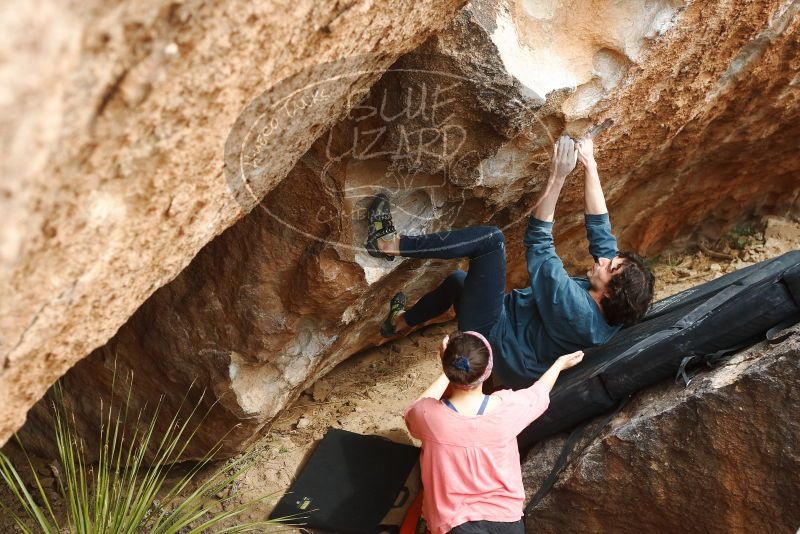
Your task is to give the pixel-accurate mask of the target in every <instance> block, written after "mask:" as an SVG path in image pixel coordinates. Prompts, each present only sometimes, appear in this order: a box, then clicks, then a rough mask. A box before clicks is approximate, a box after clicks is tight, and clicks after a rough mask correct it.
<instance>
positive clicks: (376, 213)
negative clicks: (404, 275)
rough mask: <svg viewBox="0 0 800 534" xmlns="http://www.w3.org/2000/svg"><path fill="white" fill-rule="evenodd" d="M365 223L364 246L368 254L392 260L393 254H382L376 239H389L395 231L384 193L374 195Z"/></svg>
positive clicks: (389, 207)
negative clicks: (365, 236)
mask: <svg viewBox="0 0 800 534" xmlns="http://www.w3.org/2000/svg"><path fill="white" fill-rule="evenodd" d="M367 225H368V226H367V242H366V244H365V245H364V248H366V249H367V252H368V253H369V255H370V256H373V257H375V258H385V259H387V260H389V261H394V256H390V255H388V254H384V253H383V252H381V250H380V249H379V248H378V239H385V240H387V241H388V240H391V239H392V237H394V235H393V234H394V233H395V230H394V225H393V224H392V211H391V204H390V203H389V197H387V196H386V195H385V194H383V193H381V194H379V195H376V196H375V198H374V199H373V200H372V203H371V204H370V205H369V209H368V210H367ZM387 238H388V239H387Z"/></svg>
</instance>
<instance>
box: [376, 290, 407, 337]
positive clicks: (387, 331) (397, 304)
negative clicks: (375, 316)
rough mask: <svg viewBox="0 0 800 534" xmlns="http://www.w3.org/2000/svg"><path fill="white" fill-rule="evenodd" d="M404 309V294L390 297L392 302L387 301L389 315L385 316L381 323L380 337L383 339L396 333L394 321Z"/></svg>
mask: <svg viewBox="0 0 800 534" xmlns="http://www.w3.org/2000/svg"><path fill="white" fill-rule="evenodd" d="M405 309H406V295H405V293H398V294H396V295H395V296H394V297H392V300H390V301H389V315H387V316H386V320H385V321H383V324H382V325H381V335H382V336H383V337H392V336H394V335H395V334H396V333H397V331H396V330H395V328H394V319H395V317H397V316H398V315H399V314H400V312H401V311H403V310H405Z"/></svg>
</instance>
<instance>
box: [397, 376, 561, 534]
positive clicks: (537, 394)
mask: <svg viewBox="0 0 800 534" xmlns="http://www.w3.org/2000/svg"><path fill="white" fill-rule="evenodd" d="M493 395H494V396H497V397H499V398H500V399H501V400H502V401H503V402H502V403H501V404H500V405H499V406H497V407H496V408H494V409H493V410H492V411H490V412H488V413H486V414H484V415H462V414H460V413H457V412H454V411H453V410H452V409H450V408H448V407H447V406H446V405H445V404H444V403H443V402H442V401H440V400H436V399H432V398H427V397H426V398H422V399H419V400H417V401H416V402H414V403H413V404H412V405H411V406H409V407H408V408H407V409H406V413H405V419H406V426H408V430H409V432H411V435H412V436H414V437H415V438H417V439H420V440H422V455H421V457H420V464H421V467H422V485H423V487H424V490H425V491H424V497H423V502H422V512H423V515H424V516H425V520H426V522H427V523H428V528H429V529H430V531H431V532H432V534H442V533H444V532H447V531H449V530H451V529H453V528H455V527H457V526H458V525H461V524H462V523H466V522H467V521H480V520H484V521H504V522H513V521H517V520H519V518H520V517H522V509H523V506H524V501H525V489H524V488H523V486H522V470H521V468H520V461H519V449H518V448H517V434H519V433H520V432H521V431H522V430H523V429H524V428H525V427H526V426H528V425H529V424H530V423H531V422H532V421H533V420H534V419H536V418H537V417H539V416H540V415H541V414H542V413H544V411H545V410H546V409H547V406H548V405H549V404H550V397H549V395H548V393H547V392H546V391H545V389H544V386H542V385H540V384H539V383H538V382H537V383H536V384H534V385H533V386H531V387H529V388H528V389H523V390H520V391H511V390H503V391H497V392H495V393H493Z"/></svg>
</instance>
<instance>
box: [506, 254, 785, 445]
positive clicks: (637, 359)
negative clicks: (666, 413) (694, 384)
mask: <svg viewBox="0 0 800 534" xmlns="http://www.w3.org/2000/svg"><path fill="white" fill-rule="evenodd" d="M798 320H800V251H797V250H795V251H792V252H788V253H786V254H784V255H782V256H779V257H777V258H773V259H771V260H767V261H764V262H761V263H758V264H755V265H751V266H749V267H746V268H744V269H741V270H739V271H736V272H733V273H730V274H726V275H724V276H721V277H720V278H717V279H716V280H712V281H710V282H707V283H705V284H701V285H698V286H696V287H693V288H691V289H687V290H685V291H682V292H681V293H678V294H676V295H673V296H671V297H669V298H666V299H664V300H661V301H659V302H657V303H656V304H654V305H653V307H652V309H651V311H650V312H649V313H648V314H647V315H646V316H645V318H644V320H643V321H642V322H640V323H638V324H636V325H634V326H631V327H629V328H625V329H623V330H620V332H618V333H617V334H616V335H615V336H614V337H613V338H611V339H610V340H609V341H608V343H606V344H604V345H601V346H599V347H592V348H589V349H586V350H584V353H585V356H584V361H583V362H582V363H581V364H580V365H579V366H577V367H575V368H574V369H570V370H568V371H566V372H565V373H564V375H563V377H562V378H561V379H559V381H558V383H557V384H556V387H555V388H554V389H553V391H552V393H551V395H550V407H549V409H548V410H547V412H545V414H544V415H543V416H542V417H540V418H539V419H537V420H536V421H534V422H533V423H532V424H531V425H530V426H529V427H528V428H527V429H525V430H524V431H523V432H522V433H521V434H520V436H519V445H520V450H522V451H527V449H528V448H530V446H531V445H533V444H534V443H536V442H537V441H540V440H542V439H544V438H547V437H549V436H551V435H553V434H556V433H558V432H561V431H564V430H567V429H569V428H571V427H573V426H575V425H576V424H578V423H580V422H582V421H584V420H586V419H588V418H590V417H594V416H596V415H599V414H601V413H603V412H605V411H607V410H609V409H611V408H612V407H614V406H616V405H617V403H618V402H619V401H620V400H621V399H623V398H625V397H627V396H629V395H631V394H633V393H635V392H636V391H639V390H640V389H642V388H645V387H647V386H650V385H652V384H655V383H656V382H660V381H662V380H665V379H669V378H673V377H675V376H676V374H678V373H679V371H682V370H683V369H684V368H685V367H687V366H688V367H689V368H691V366H697V365H700V364H703V363H704V362H712V361H714V360H715V359H718V358H719V357H721V356H724V355H726V354H729V353H731V352H734V351H736V350H739V349H741V348H744V347H746V346H748V345H752V344H753V343H755V342H757V341H759V340H762V339H764V336H765V334H766V332H767V331H768V330H769V329H771V328H773V327H776V326H778V325H781V324H785V325H787V326H788V325H789V324H791V323H793V322H797V321H798Z"/></svg>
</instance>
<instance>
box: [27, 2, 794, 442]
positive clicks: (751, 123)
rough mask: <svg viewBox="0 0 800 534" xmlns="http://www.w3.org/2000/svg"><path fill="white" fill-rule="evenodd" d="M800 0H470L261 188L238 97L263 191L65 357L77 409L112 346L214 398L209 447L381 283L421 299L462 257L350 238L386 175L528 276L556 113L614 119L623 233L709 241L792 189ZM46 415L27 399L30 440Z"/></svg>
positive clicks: (372, 318) (253, 418)
mask: <svg viewBox="0 0 800 534" xmlns="http://www.w3.org/2000/svg"><path fill="white" fill-rule="evenodd" d="M590 4H591V5H590ZM798 5H800V3H797V2H788V3H787V2H779V1H772V2H760V3H757V5H756V3H746V4H745V3H726V2H712V3H708V2H703V3H700V2H686V3H685V4H684V3H681V2H669V1H663V2H652V3H646V4H644V3H642V4H635V6H634V7H633V8H631V7H630V5H628V4H626V6H625V8H623V7H622V6H621V5H620V4H619V3H617V2H611V1H599V0H598V1H595V2H591V3H589V2H583V1H578V0H575V1H574V2H560V3H552V2H540V3H515V2H509V3H505V2H489V1H482V2H474V3H472V4H470V5H469V6H468V7H467V8H466V9H465V10H463V11H462V12H461V13H460V14H459V16H458V17H457V18H456V20H455V21H454V22H453V23H452V25H451V26H450V27H449V28H447V29H446V30H445V31H442V32H440V33H438V34H437V35H435V36H434V37H432V38H430V39H429V40H428V41H427V42H425V44H424V45H422V46H421V47H420V48H419V49H418V50H416V51H415V53H414V54H412V55H407V56H404V57H402V58H401V59H400V60H399V61H398V62H396V63H395V64H394V67H393V68H392V69H391V70H390V71H389V72H387V73H386V74H385V75H384V76H383V77H382V78H381V80H380V81H379V82H378V83H377V84H376V85H375V86H374V87H373V88H372V90H371V91H368V92H367V91H365V90H364V89H363V87H355V88H354V89H353V91H352V93H351V95H352V96H351V98H348V99H347V100H348V102H349V108H350V112H349V113H348V115H347V117H345V118H344V119H343V120H342V121H341V122H339V123H337V124H336V125H334V126H333V127H332V128H330V129H329V130H327V131H326V132H325V133H323V135H322V136H321V137H320V139H318V140H317V141H316V142H315V143H314V144H313V145H312V146H311V148H310V149H309V150H308V151H307V152H306V153H305V155H304V156H303V157H302V159H301V160H300V161H299V162H298V163H297V165H295V166H294V167H293V168H292V170H291V171H290V172H289V174H288V176H287V177H286V178H285V179H284V180H283V181H281V182H280V183H279V184H277V185H275V186H274V187H272V186H267V187H262V186H259V184H261V183H262V181H261V178H260V176H261V173H262V171H263V169H264V168H265V164H267V163H268V162H269V158H271V157H272V156H273V154H272V153H271V152H269V151H266V150H265V148H264V147H263V145H261V144H259V142H258V135H253V134H252V132H253V131H255V132H258V131H259V130H261V129H262V128H269V121H268V120H266V119H265V117H264V114H263V113H261V111H262V110H263V109H264V108H265V106H264V104H263V103H262V102H261V101H260V100H256V101H254V102H253V103H252V104H250V105H249V106H247V107H245V106H242V108H243V109H244V112H243V113H242V116H241V117H240V119H239V120H238V121H237V123H236V128H235V129H234V131H233V132H232V133H231V135H230V136H229V137H228V144H227V147H226V155H225V157H226V163H227V167H226V178H227V180H228V183H229V184H230V185H231V187H232V188H233V191H234V194H235V197H236V198H237V199H238V200H239V201H240V202H241V203H242V204H243V205H246V206H250V205H252V204H254V203H255V202H257V200H258V198H259V194H260V192H262V191H266V190H268V191H269V192H268V194H267V196H266V197H265V198H264V200H263V201H262V202H260V203H258V204H257V206H256V208H255V209H253V211H252V212H251V213H250V214H249V215H248V216H247V217H245V218H243V219H242V220H241V221H239V222H238V223H237V224H236V225H234V226H233V227H232V228H230V229H228V230H227V231H226V232H224V233H223V234H222V235H220V236H219V237H217V238H216V239H214V240H213V241H212V242H211V243H210V244H209V245H208V246H206V247H205V248H203V250H201V251H200V253H199V254H198V255H197V256H196V257H195V258H194V260H193V261H192V263H191V264H190V265H189V266H188V267H187V268H186V269H185V270H184V271H183V272H182V273H181V274H180V276H178V278H177V279H175V280H174V281H173V282H171V283H170V284H168V285H166V286H165V287H163V288H161V289H160V290H158V291H157V292H156V293H155V294H154V295H153V296H152V297H151V298H150V299H149V300H148V301H147V302H146V303H145V304H144V305H143V306H142V307H141V308H139V310H138V311H137V312H136V313H135V314H134V315H133V317H132V318H131V319H130V320H129V321H128V323H127V324H126V325H125V326H123V327H122V328H121V329H120V331H119V332H118V333H117V335H115V336H114V337H113V339H111V341H110V342H109V343H108V344H106V345H105V346H104V347H102V348H100V349H98V350H96V351H95V352H94V353H93V354H92V355H91V356H90V357H89V358H87V359H85V360H84V361H82V362H80V363H79V364H78V365H77V366H76V367H75V368H74V369H73V370H72V371H71V372H70V373H68V374H67V376H66V377H65V379H64V380H65V385H66V387H65V391H66V392H67V396H68V398H67V401H68V402H69V403H71V404H72V405H73V406H74V407H75V409H74V413H75V414H76V418H77V419H78V420H79V421H80V424H83V425H85V426H86V427H87V428H91V427H93V425H95V424H96V421H97V420H98V415H97V408H98V407H99V404H98V403H96V402H93V401H92V400H91V399H90V398H88V397H86V396H85V395H83V392H84V391H86V390H87V389H90V390H96V391H99V392H101V393H103V394H106V395H107V394H109V392H108V384H109V383H110V376H111V373H112V371H111V370H112V369H113V368H114V366H115V363H114V362H116V366H117V368H118V369H119V371H118V376H124V375H126V374H127V372H128V371H132V372H133V375H134V378H133V380H134V389H133V391H134V398H133V402H134V404H135V405H136V407H141V406H142V405H143V404H144V403H146V402H148V401H150V402H152V400H153V399H155V398H157V397H158V396H159V395H162V394H163V395H165V399H164V402H165V404H166V409H165V412H166V413H171V412H172V411H174V410H176V409H178V404H179V401H180V399H181V397H182V395H183V393H185V391H186V390H187V389H188V388H189V385H190V384H192V383H194V384H195V392H194V393H193V394H192V395H193V396H191V399H192V401H191V403H192V404H195V403H198V402H200V401H199V397H200V392H201V391H203V390H205V392H206V396H205V397H204V400H203V403H201V404H202V405H203V406H204V408H206V407H209V408H210V407H211V404H212V403H214V402H216V405H214V407H213V409H211V412H210V414H209V416H208V418H207V419H206V421H205V423H204V424H203V427H202V430H201V432H200V433H199V434H198V439H197V440H196V442H195V445H194V447H193V449H192V450H191V451H190V455H191V454H201V453H202V452H204V451H205V450H206V449H207V448H208V447H209V446H211V445H212V444H213V443H215V442H216V441H217V440H218V439H220V438H222V437H223V436H225V442H224V448H223V449H222V451H221V454H223V455H226V454H233V453H235V452H237V451H239V450H241V449H242V448H243V447H245V446H246V445H247V444H248V443H249V442H251V441H252V439H254V438H255V437H256V436H257V431H258V430H259V429H260V428H262V427H263V426H264V425H266V424H267V423H268V422H269V421H270V420H271V419H272V418H273V417H274V416H275V415H276V414H277V413H279V411H280V410H281V409H282V408H283V407H284V406H285V405H286V404H287V403H288V402H289V401H291V400H292V399H293V398H295V397H296V396H297V395H298V394H299V393H300V392H301V391H303V390H304V389H305V388H306V387H308V386H309V385H311V384H312V383H313V382H314V380H316V379H317V378H318V377H319V376H321V375H322V374H324V373H326V372H327V371H328V370H330V369H331V368H332V367H333V366H334V365H336V364H337V363H339V362H341V361H342V360H343V359H345V358H347V357H348V356H350V355H351V354H353V353H355V352H356V351H358V350H360V349H362V348H364V347H366V346H369V345H372V344H375V343H379V342H380V341H381V340H380V338H379V337H378V336H377V326H378V323H379V322H380V321H381V320H382V318H383V315H384V313H385V305H386V302H387V301H388V299H389V298H390V297H391V295H393V294H394V292H396V291H398V290H400V289H402V290H404V291H405V292H406V293H407V294H408V295H409V298H410V300H411V301H414V300H416V299H417V298H418V297H419V296H421V295H422V294H423V293H424V292H425V291H427V290H429V289H431V288H432V287H433V286H434V285H436V284H437V283H438V282H439V281H440V280H441V279H442V277H443V276H444V275H445V274H446V272H447V271H449V270H451V269H452V268H454V264H453V263H445V262H422V261H395V262H392V263H388V262H385V261H383V260H377V259H374V258H371V257H369V256H368V255H367V254H366V253H365V252H364V251H363V250H362V249H361V248H360V244H361V243H362V242H363V239H364V224H363V214H364V210H363V208H364V207H365V204H366V201H367V199H368V197H369V196H370V195H371V194H373V193H374V192H376V191H378V190H382V189H386V190H389V191H390V193H391V194H392V197H393V199H394V200H395V202H396V212H397V222H398V226H400V228H401V229H402V230H403V231H412V232H419V231H431V230H436V229H443V228H448V227H451V226H457V225H465V224H478V223H492V224H497V225H498V226H501V227H502V228H504V229H505V230H506V233H507V237H508V251H509V284H510V285H513V286H519V285H523V284H524V283H525V281H526V280H525V279H526V274H525V273H526V271H525V268H524V263H523V261H522V250H521V243H520V237H521V223H524V221H525V220H526V215H527V213H529V211H530V209H531V206H532V205H533V202H534V200H535V197H536V194H537V193H538V191H539V190H540V188H541V186H542V185H543V183H544V181H545V179H546V176H547V173H548V167H549V159H550V153H551V150H552V148H551V147H552V140H553V138H554V136H557V135H559V134H560V133H561V132H562V131H563V130H566V131H568V132H569V133H572V134H575V135H577V134H580V133H582V132H583V131H585V130H586V128H587V127H588V126H589V125H591V124H592V123H596V122H599V121H601V120H603V119H605V118H611V119H612V120H613V121H614V126H613V127H612V129H611V130H609V131H608V132H607V133H606V134H603V137H602V138H601V139H600V140H599V142H598V144H599V146H598V159H599V162H600V172H601V176H602V177H604V178H605V183H606V192H607V195H608V198H609V205H610V207H611V211H612V218H613V221H614V223H615V227H616V228H617V232H618V236H619V237H620V238H621V242H622V244H623V245H624V246H625V247H626V248H634V249H637V250H639V251H640V252H647V253H657V252H658V251H659V250H660V249H661V248H662V247H663V246H664V245H666V244H667V243H669V242H671V241H672V240H673V239H674V238H676V237H679V236H684V235H687V234H689V233H691V232H693V231H695V230H698V229H701V230H702V231H703V232H705V233H707V234H711V237H713V234H714V233H715V232H717V233H718V232H720V231H721V230H722V229H724V227H725V225H727V224H732V223H734V222H736V221H737V220H739V219H740V218H742V217H745V216H747V215H751V214H753V213H756V212H772V211H778V210H786V209H788V208H791V207H793V206H794V207H796V205H797V187H796V175H797V172H798V170H800V161H798V159H797V158H793V157H789V155H791V154H793V153H794V151H795V150H796V146H795V145H796V141H795V140H796V138H797V135H798V134H800V121H798V120H797V119H798V115H800V113H799V110H800V102H798V99H797V96H796V95H797V92H796V84H797V78H796V76H797V75H796V69H794V68H793V67H792V65H794V64H796V62H797V61H798V59H799V57H800V51H798V49H797V47H796V43H795V39H794V38H793V36H794V35H796V32H797V27H798V17H797V11H798ZM558 6H560V7H558ZM337 65H338V67H337ZM351 67H352V65H351V64H350V63H348V62H347V61H345V62H343V63H338V64H332V65H331V66H330V67H329V68H327V72H328V73H331V72H337V68H338V69H339V71H340V72H341V73H344V74H346V75H348V76H349V75H350V73H351V72H352V70H351ZM327 80H328V78H326V77H325V76H323V77H322V78H320V81H322V82H324V83H327ZM282 94H289V93H282ZM293 96H295V97H296V98H297V99H298V101H299V102H303V96H305V97H306V99H311V100H313V95H311V96H310V95H309V93H307V92H304V91H300V92H298V93H295V94H294V95H293ZM240 109H241V108H240ZM300 115H302V113H301V114H300ZM579 182H580V180H579V179H576V180H572V181H571V182H570V183H569V184H568V186H567V187H566V189H565V191H564V193H563V196H562V200H561V202H560V204H559V213H558V219H559V223H558V225H557V226H556V234H557V235H556V239H557V242H558V245H559V250H560V251H561V252H562V254H563V255H564V257H565V259H566V260H567V262H568V264H569V265H573V266H575V265H577V264H580V263H582V262H585V261H586V259H587V254H586V252H585V242H584V241H583V238H582V236H581V234H582V233H583V227H582V215H581V214H582V207H583V206H582V188H581V187H580V184H579ZM253 191H254V192H255V193H253ZM126 392H127V389H126V388H124V387H122V388H119V391H118V392H117V394H118V395H122V394H125V393H126ZM43 421H45V415H44V409H43V407H42V406H39V408H38V409H37V410H36V411H35V414H34V416H33V417H32V418H31V420H30V423H29V425H27V426H26V435H27V436H28V437H30V439H36V437H37V436H39V435H41V429H42V425H44V424H45V423H44V422H43ZM41 445H42V447H46V444H45V443H42V444H41Z"/></svg>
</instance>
